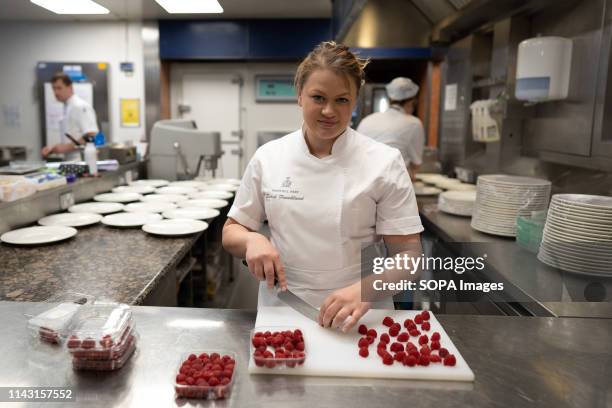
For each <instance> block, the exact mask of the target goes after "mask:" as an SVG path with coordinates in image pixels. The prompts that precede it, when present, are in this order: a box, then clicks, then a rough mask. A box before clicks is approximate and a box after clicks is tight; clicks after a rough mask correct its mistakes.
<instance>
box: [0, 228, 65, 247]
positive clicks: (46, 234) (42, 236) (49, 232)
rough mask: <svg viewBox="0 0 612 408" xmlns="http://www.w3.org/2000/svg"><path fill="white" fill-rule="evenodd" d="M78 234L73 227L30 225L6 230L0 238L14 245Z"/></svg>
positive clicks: (55, 239) (38, 242) (44, 241)
mask: <svg viewBox="0 0 612 408" xmlns="http://www.w3.org/2000/svg"><path fill="white" fill-rule="evenodd" d="M76 234H77V230H76V229H75V228H72V227H63V226H52V227H51V226H49V227H46V226H45V227H28V228H20V229H16V230H13V231H9V232H5V233H4V234H2V236H0V240H2V242H6V243H7V244H14V245H39V244H49V243H52V242H58V241H63V240H65V239H68V238H71V237H73V236H75V235H76Z"/></svg>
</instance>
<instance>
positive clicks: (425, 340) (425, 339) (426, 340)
mask: <svg viewBox="0 0 612 408" xmlns="http://www.w3.org/2000/svg"><path fill="white" fill-rule="evenodd" d="M427 343H429V338H428V337H427V335H426V334H424V335H422V336H421V337H419V344H421V345H422V344H427Z"/></svg>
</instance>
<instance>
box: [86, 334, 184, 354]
mask: <svg viewBox="0 0 612 408" xmlns="http://www.w3.org/2000/svg"><path fill="white" fill-rule="evenodd" d="M94 347H96V341H95V340H94V339H92V338H91V337H87V338H86V339H85V340H83V341H82V342H81V348H84V349H90V348H94ZM190 357H191V356H190Z"/></svg>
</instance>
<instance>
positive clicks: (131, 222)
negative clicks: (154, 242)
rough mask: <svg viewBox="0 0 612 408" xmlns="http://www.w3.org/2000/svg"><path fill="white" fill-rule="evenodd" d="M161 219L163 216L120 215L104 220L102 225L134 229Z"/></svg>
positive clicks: (145, 214)
mask: <svg viewBox="0 0 612 408" xmlns="http://www.w3.org/2000/svg"><path fill="white" fill-rule="evenodd" d="M161 219H162V216H161V215H159V214H155V213H118V214H111V215H107V216H106V217H104V218H102V224H104V225H108V226H111V227H120V228H132V227H141V226H143V225H145V224H150V223H152V222H155V221H159V220H161Z"/></svg>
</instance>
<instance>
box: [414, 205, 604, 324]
mask: <svg viewBox="0 0 612 408" xmlns="http://www.w3.org/2000/svg"><path fill="white" fill-rule="evenodd" d="M436 203H437V198H425V199H421V198H419V212H420V215H421V219H422V222H423V225H424V226H425V228H426V229H427V230H428V231H430V232H431V233H432V234H434V235H435V236H436V237H437V238H438V239H439V240H440V241H442V242H445V243H452V244H458V243H468V245H466V246H464V248H463V250H464V251H468V252H469V251H470V250H472V251H474V250H475V249H477V250H482V251H486V252H487V261H486V262H487V269H486V276H483V278H486V279H489V280H491V281H493V282H504V284H505V285H504V288H505V290H506V292H507V293H509V294H510V297H512V298H513V299H514V300H515V301H516V302H517V303H519V304H520V305H521V306H522V307H523V308H524V309H525V310H527V311H528V312H529V313H530V314H533V315H535V316H559V317H599V318H612V302H610V299H612V279H605V278H599V277H590V276H585V275H577V274H573V273H566V272H563V271H560V270H558V269H555V268H552V267H550V266H548V265H545V264H544V263H542V262H540V261H539V260H538V259H537V258H536V255H535V254H534V253H531V252H529V251H527V250H525V249H522V248H521V247H519V246H518V245H517V244H516V242H515V240H514V238H504V237H497V236H493V235H489V234H484V233H481V232H479V231H476V230H474V229H473V228H471V226H470V220H471V219H470V218H469V217H459V216H454V215H450V214H446V213H443V212H441V211H438V209H437V204H436ZM455 248H458V247H455ZM463 255H464V256H467V255H470V254H467V253H464V254H463ZM593 284H595V285H600V286H601V287H603V289H604V290H605V291H606V299H607V301H604V302H586V301H584V300H585V290H587V287H589V285H593Z"/></svg>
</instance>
